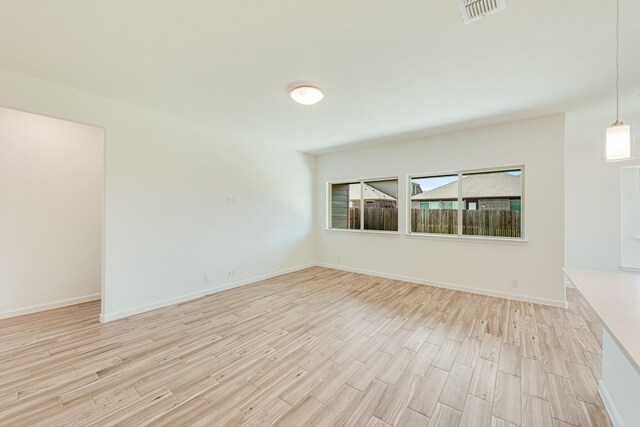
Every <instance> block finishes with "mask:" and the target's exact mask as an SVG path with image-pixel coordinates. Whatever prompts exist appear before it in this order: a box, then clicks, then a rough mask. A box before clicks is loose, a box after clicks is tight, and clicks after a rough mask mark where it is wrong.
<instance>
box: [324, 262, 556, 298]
mask: <svg viewBox="0 0 640 427" xmlns="http://www.w3.org/2000/svg"><path fill="white" fill-rule="evenodd" d="M316 265H318V266H320V267H326V268H333V269H336V270H343V271H349V272H352V273H360V274H367V275H369V276H379V277H384V278H386V279H392V280H402V281H404V282H411V283H417V284H419V285H429V286H437V287H440V288H446V289H453V290H456V291H462V292H469V293H471V294H479V295H487V296H490V297H497V298H506V299H512V300H516V301H523V302H531V303H534V304H544V305H551V306H554V307H561V308H567V306H568V305H567V302H566V301H562V300H554V299H549V298H539V297H529V296H526V295H520V294H512V293H509V292H502V291H494V290H491V289H483V288H476V287H472V286H465V285H457V284H454V283H447V282H440V281H437V280H425V279H418V278H416V277H408V276H401V275H397V274H388V273H383V272H380V271H372V270H366V269H362V268H352V267H345V266H343V265H334V264H328V263H318V264H316Z"/></svg>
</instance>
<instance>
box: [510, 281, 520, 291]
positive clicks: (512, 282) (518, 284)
mask: <svg viewBox="0 0 640 427" xmlns="http://www.w3.org/2000/svg"><path fill="white" fill-rule="evenodd" d="M511 287H512V288H516V289H517V288H519V287H520V282H518V280H517V279H513V280H512V281H511Z"/></svg>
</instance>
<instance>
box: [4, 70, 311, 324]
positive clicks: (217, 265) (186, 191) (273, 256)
mask: <svg viewBox="0 0 640 427" xmlns="http://www.w3.org/2000/svg"><path fill="white" fill-rule="evenodd" d="M0 105H3V106H6V107H12V108H16V109H21V110H25V111H31V112H34V113H40V114H45V115H50V116H54V117H60V118H66V119H69V120H75V121H80V122H84V123H92V124H96V125H99V126H104V128H105V242H104V243H105V265H104V269H105V272H104V274H105V289H104V298H103V315H104V319H105V320H110V319H114V318H117V317H122V316H126V315H128V314H131V313H134V312H138V311H143V310H146V309H150V308H154V307H158V306H162V305H167V304H170V303H174V302H177V301H180V300H184V299H188V298H193V297H195V296H198V295H203V294H206V293H209V292H213V291H215V290H217V289H221V288H223V287H225V286H228V285H229V284H232V283H242V282H245V281H251V280H252V279H255V278H259V277H262V276H265V275H270V274H274V273H277V272H282V271H286V270H289V269H295V268H298V267H301V266H304V265H307V264H309V263H312V262H313V261H314V241H313V233H312V227H311V224H312V217H313V209H312V205H313V191H314V187H313V184H312V181H313V178H314V173H315V169H314V167H315V166H314V163H315V160H314V158H313V156H308V155H304V154H301V153H297V152H294V151H291V150H289V149H285V148H282V147H279V145H278V142H277V141H242V140H238V139H236V138H232V137H230V136H228V135H224V134H221V133H219V132H217V131H215V130H214V129H211V128H209V127H207V126H204V125H201V124H197V123H193V122H190V121H186V120H183V119H180V118H177V117H172V116H168V115H164V114H160V113H157V112H154V111H151V110H147V109H143V108H139V107H136V106H132V105H129V104H126V103H122V102H118V101H114V100H110V99H106V98H103V97H99V96H95V95H92V94H88V93H85V92H81V91H77V90H74V89H70V88H68V87H65V86H61V85H57V84H53V83H50V82H46V81H43V80H39V79H35V78H32V77H29V76H25V75H21V74H17V73H13V72H10V71H7V70H1V69H0ZM229 195H233V196H235V197H236V198H237V201H238V203H237V204H235V205H233V204H228V203H227V202H226V201H227V196H229ZM230 269H235V270H236V271H237V276H236V277H232V278H229V277H227V271H228V270H230ZM205 275H208V276H209V279H210V281H209V283H204V276H205Z"/></svg>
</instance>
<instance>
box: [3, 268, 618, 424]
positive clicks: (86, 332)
mask: <svg viewBox="0 0 640 427" xmlns="http://www.w3.org/2000/svg"><path fill="white" fill-rule="evenodd" d="M569 301H570V306H569V309H568V310H564V309H559V308H552V307H546V306H541V305H535V304H528V303H522V302H515V301H510V300H506V299H499V298H492V297H486V296H480V295H473V294H468V293H464V292H456V291H451V290H446V289H441V288H436V287H430V286H423V285H416V284H411V283H406V282H400V281H395V280H388V279H381V278H377V277H372V276H364V275H359V274H354V273H347V272H342V271H337V270H330V269H325V268H319V267H314V268H310V269H306V270H303V271H300V272H296V273H291V274H287V275H284V276H280V277H276V278H273V279H269V280H265V281H263V282H259V283H256V284H253V285H250V286H245V287H241V288H237V289H233V290H229V291H226V292H223V293H218V294H215V295H211V296H208V297H205V298H201V299H199V300H195V301H191V302H188V303H184V304H179V305H176V306H171V307H167V308H164V309H160V310H156V311H153V312H150V313H145V314H142V315H138V316H133V317H130V318H128V319H123V320H119V321H115V322H112V323H109V324H106V325H101V324H100V323H98V320H97V319H98V314H99V304H98V303H95V302H92V303H85V304H79V305H76V306H71V307H67V308H63V309H57V310H52V311H48V312H42V313H38V314H33V315H28V316H23V317H18V318H13V319H8V320H2V321H0V425H2V426H20V425H47V426H56V425H82V426H89V425H100V426H103V425H122V426H133V425H207V426H223V425H239V424H241V425H271V424H277V425H286V426H302V425H326V426H339V425H350V426H351V425H353V426H388V425H392V426H396V425H400V426H427V425H428V426H458V425H461V426H474V427H481V426H494V427H498V426H511V425H519V426H555V427H566V426H571V425H575V426H588V425H598V426H599V425H603V426H608V425H610V423H609V420H608V418H607V415H606V413H605V411H604V409H603V404H602V402H601V400H600V398H599V396H598V393H597V390H596V378H599V376H600V368H599V367H600V340H601V326H600V324H598V323H597V321H596V318H595V316H594V315H593V314H592V313H591V312H590V311H589V309H588V308H587V306H586V303H585V302H584V301H582V300H580V299H579V297H578V295H577V294H576V293H575V292H571V290H570V291H569Z"/></svg>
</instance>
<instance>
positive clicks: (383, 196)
mask: <svg viewBox="0 0 640 427" xmlns="http://www.w3.org/2000/svg"><path fill="white" fill-rule="evenodd" d="M354 187H355V188H354ZM360 198H361V197H360V186H359V185H357V186H356V185H354V186H352V188H351V189H349V200H360ZM364 199H365V200H393V201H395V200H396V198H395V197H392V196H390V195H388V194H387V193H385V192H384V191H380V190H378V189H377V188H373V187H372V186H370V185H368V184H364Z"/></svg>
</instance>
